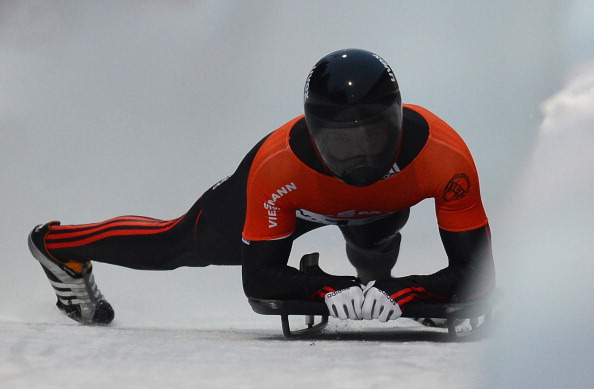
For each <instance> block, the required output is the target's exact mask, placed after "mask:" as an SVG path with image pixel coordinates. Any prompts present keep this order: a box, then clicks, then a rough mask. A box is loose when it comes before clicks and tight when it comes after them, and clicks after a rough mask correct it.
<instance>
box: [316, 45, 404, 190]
mask: <svg viewBox="0 0 594 389" xmlns="http://www.w3.org/2000/svg"><path fill="white" fill-rule="evenodd" d="M304 105H305V120H306V122H307V127H308V130H309V133H310V136H311V138H312V140H313V142H314V144H315V147H316V148H317V151H318V153H319V155H320V156H321V158H322V161H323V163H324V164H325V165H326V167H327V168H328V169H329V170H330V171H331V172H332V174H333V175H334V176H335V177H337V178H338V179H340V180H341V181H343V182H345V183H347V184H349V185H354V186H367V185H371V184H373V183H375V182H377V181H379V180H380V179H381V178H382V177H384V176H385V175H386V174H387V173H388V171H389V170H390V168H391V167H392V166H393V164H394V163H395V159H396V154H397V152H398V147H399V143H400V134H401V128H402V99H401V97H400V89H399V88H398V82H397V81H396V77H395V76H394V73H393V72H392V69H390V67H389V66H388V64H387V63H386V61H384V60H383V59H382V58H380V56H378V55H376V54H373V53H371V52H369V51H365V50H358V49H346V50H340V51H335V52H333V53H330V54H328V55H326V56H325V57H324V58H322V59H321V60H320V61H318V63H317V64H316V65H315V66H314V67H313V68H312V70H311V71H310V73H309V76H308V77H307V82H306V83H305V93H304Z"/></svg>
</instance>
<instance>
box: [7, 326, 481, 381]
mask: <svg viewBox="0 0 594 389" xmlns="http://www.w3.org/2000/svg"><path fill="white" fill-rule="evenodd" d="M250 324H251V325H250V326H245V325H243V326H242V325H235V323H233V325H232V328H226V329H218V330H203V329H167V328H131V327H120V326H118V325H115V326H112V327H108V328H100V327H83V326H77V325H70V324H55V323H50V324H41V323H39V324H32V323H1V324H0V329H1V331H2V334H3V339H4V341H3V347H2V354H9V358H7V357H8V356H7V355H2V360H3V364H2V367H0V376H2V377H3V379H2V382H3V385H6V386H5V387H7V388H21V387H22V388H75V387H86V388H101V387H118V388H132V387H143V388H164V387H179V388H196V387H204V388H206V387H208V388H256V387H257V388H279V387H286V388H301V387H304V386H305V387H307V386H313V387H318V386H322V387H340V388H359V387H361V386H364V387H368V388H375V387H378V388H379V387H386V386H387V387H390V386H393V385H396V384H397V385H404V386H406V387H411V388H421V387H426V386H430V387H443V388H450V387H451V388H460V387H475V385H476V383H477V382H478V381H479V379H480V369H479V366H478V365H479V364H480V362H479V361H478V360H476V358H474V357H469V355H476V353H477V351H480V349H481V348H482V347H483V344H481V343H459V344H457V343H443V342H440V341H435V340H431V339H425V338H424V337H422V336H421V337H419V339H420V340H415V336H413V335H411V333H409V332H403V334H404V335H406V336H403V337H402V338H401V337H400V336H399V335H398V334H399V332H398V329H397V330H396V333H394V332H393V331H390V332H389V333H375V336H372V337H371V340H365V339H366V336H361V337H360V338H355V339H353V340H350V339H338V340H335V339H333V337H332V336H330V337H327V338H323V339H316V340H285V339H284V338H283V337H282V336H279V335H278V330H279V328H278V326H276V327H275V326H270V327H268V328H266V326H263V325H262V324H261V323H260V324H259V325H258V324H256V325H254V324H255V323H254V322H250ZM224 327H226V326H224ZM273 327H274V328H273ZM409 336H410V337H409ZM473 359H474V360H473ZM431 367H438V368H431ZM421 377H422V378H421Z"/></svg>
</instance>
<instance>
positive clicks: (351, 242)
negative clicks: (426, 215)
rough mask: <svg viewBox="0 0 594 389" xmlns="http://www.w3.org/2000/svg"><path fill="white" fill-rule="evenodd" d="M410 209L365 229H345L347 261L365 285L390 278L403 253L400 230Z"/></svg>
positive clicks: (342, 230)
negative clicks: (400, 253) (399, 255)
mask: <svg viewBox="0 0 594 389" xmlns="http://www.w3.org/2000/svg"><path fill="white" fill-rule="evenodd" d="M409 214H410V209H405V210H403V211H400V212H397V213H395V214H393V215H390V216H388V217H386V218H383V219H380V220H377V221H374V222H371V223H368V224H364V225H361V226H341V227H340V230H341V232H342V234H343V236H344V238H345V241H346V253H347V258H348V259H349V261H350V262H351V264H352V265H353V266H354V267H355V269H356V270H357V276H358V277H359V278H360V279H361V281H362V282H363V283H367V282H369V281H371V280H378V279H383V278H390V277H391V271H392V268H393V267H394V265H395V264H396V260H397V259H398V253H399V252H400V241H401V235H400V229H401V228H402V227H403V226H404V225H405V224H406V222H407V221H408V217H409Z"/></svg>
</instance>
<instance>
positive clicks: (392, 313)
mask: <svg viewBox="0 0 594 389" xmlns="http://www.w3.org/2000/svg"><path fill="white" fill-rule="evenodd" d="M374 284H375V281H370V282H369V283H368V284H367V285H366V286H365V289H363V298H364V301H363V306H362V308H361V314H362V315H363V319H365V320H371V319H378V320H379V321H381V322H382V323H385V322H387V321H388V320H394V319H398V318H399V317H400V315H402V311H401V310H400V306H399V305H398V304H397V303H396V301H394V300H392V299H391V298H390V296H389V295H388V293H386V292H384V291H383V290H380V289H378V288H376V287H375V286H373V285H374Z"/></svg>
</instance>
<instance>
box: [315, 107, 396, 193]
mask: <svg viewBox="0 0 594 389" xmlns="http://www.w3.org/2000/svg"><path fill="white" fill-rule="evenodd" d="M312 121H313V123H312ZM308 126H310V131H311V134H312V136H313V138H314V142H315V144H316V147H317V148H318V151H319V153H320V155H321V157H322V159H323V162H324V163H325V164H326V166H327V167H328V168H329V169H330V171H332V173H333V174H334V175H335V176H336V177H337V178H339V179H341V180H342V181H344V182H346V183H348V184H351V185H355V186H366V185H370V184H372V183H374V182H376V181H378V180H380V179H381V178H382V177H383V176H384V175H385V174H386V173H387V172H388V170H389V169H390V168H391V167H392V165H393V164H394V158H395V156H396V152H397V149H398V142H399V138H400V127H401V114H400V110H399V109H397V107H395V106H392V107H390V108H388V109H387V110H385V111H384V112H382V113H381V114H379V115H376V116H374V117H373V118H371V119H368V120H364V121H355V122H350V123H336V122H332V123H331V122H328V121H324V120H317V119H315V118H314V119H313V120H311V118H308Z"/></svg>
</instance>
